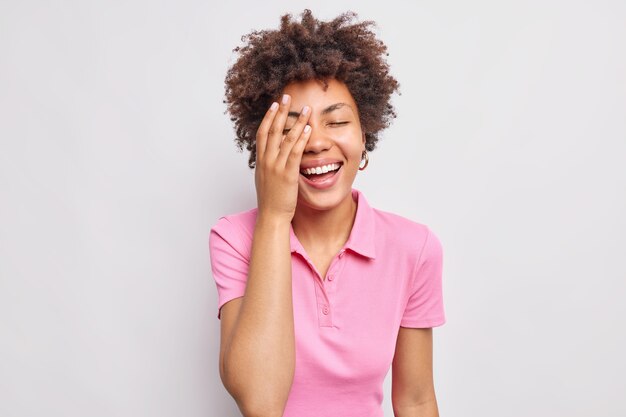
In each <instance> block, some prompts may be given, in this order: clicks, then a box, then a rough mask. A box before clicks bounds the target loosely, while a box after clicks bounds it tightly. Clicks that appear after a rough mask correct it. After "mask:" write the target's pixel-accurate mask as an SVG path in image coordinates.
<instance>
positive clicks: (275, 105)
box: [270, 102, 278, 111]
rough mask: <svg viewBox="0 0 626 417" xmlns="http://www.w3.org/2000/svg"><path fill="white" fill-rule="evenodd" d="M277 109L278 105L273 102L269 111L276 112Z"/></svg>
mask: <svg viewBox="0 0 626 417" xmlns="http://www.w3.org/2000/svg"><path fill="white" fill-rule="evenodd" d="M277 108H278V103H276V102H273V103H272V105H271V106H270V109H272V111H273V110H276V109H277Z"/></svg>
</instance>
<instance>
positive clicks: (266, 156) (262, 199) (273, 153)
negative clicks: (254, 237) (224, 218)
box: [255, 94, 311, 222]
mask: <svg viewBox="0 0 626 417" xmlns="http://www.w3.org/2000/svg"><path fill="white" fill-rule="evenodd" d="M290 102H291V97H289V96H288V95H286V94H285V95H284V96H283V99H282V101H281V104H280V105H278V103H273V104H272V106H271V107H270V108H269V110H268V111H267V113H265V117H264V118H263V121H261V124H260V125H259V129H258V130H257V133H256V169H255V185H256V192H257V203H258V210H259V211H258V214H259V215H262V216H267V217H274V218H279V219H284V220H286V221H288V222H291V219H293V215H294V213H295V211H296V203H297V201H298V181H299V179H300V161H301V160H302V153H303V152H304V147H305V145H306V143H307V141H308V140H309V137H310V135H311V127H310V126H309V125H307V122H308V120H309V117H310V115H311V109H310V107H308V106H304V108H303V109H302V111H301V112H300V116H299V117H298V120H297V121H296V123H295V124H294V125H293V127H291V129H289V132H288V133H286V134H284V129H285V123H286V121H287V114H288V113H289V105H290Z"/></svg>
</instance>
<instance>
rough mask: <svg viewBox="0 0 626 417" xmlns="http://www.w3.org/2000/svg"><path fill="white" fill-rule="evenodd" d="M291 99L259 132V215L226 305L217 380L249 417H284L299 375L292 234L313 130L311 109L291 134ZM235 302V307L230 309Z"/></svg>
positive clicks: (269, 116) (272, 113) (272, 112)
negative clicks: (236, 290)
mask: <svg viewBox="0 0 626 417" xmlns="http://www.w3.org/2000/svg"><path fill="white" fill-rule="evenodd" d="M289 103H290V98H289V97H288V96H286V97H285V98H284V99H283V101H282V103H281V105H280V108H279V109H277V108H276V106H272V108H270V110H268V112H267V114H266V115H265V117H264V119H263V121H262V122H261V125H260V126H259V130H258V132H257V162H256V172H255V183H256V188H257V200H258V212H257V219H256V225H255V228H254V233H253V238H252V249H251V254H250V265H249V271H248V278H247V282H246V290H245V294H244V296H243V297H241V298H240V299H241V301H240V302H235V303H233V301H234V300H233V301H231V302H229V303H226V304H225V305H224V306H223V307H222V325H223V326H224V328H223V330H222V336H221V337H222V341H221V349H220V350H221V354H220V357H221V364H220V375H221V376H222V381H223V383H224V386H225V387H226V389H227V390H228V392H229V393H230V394H231V395H232V396H233V398H234V399H235V401H236V402H237V405H238V406H239V409H240V410H241V412H242V413H243V414H244V416H245V417H274V416H276V417H282V415H283V411H284V408H285V404H286V402H287V398H288V396H289V391H290V389H291V384H292V382H293V376H294V372H295V336H294V324H293V301H292V288H291V249H290V242H289V230H290V225H291V219H292V218H293V215H294V212H295V208H296V203H297V197H298V180H299V176H300V162H301V159H302V153H303V151H304V147H305V144H306V142H307V140H308V138H309V136H310V128H308V129H305V126H307V124H306V123H307V121H308V119H309V114H308V112H307V111H306V110H303V111H302V112H301V115H300V117H299V119H298V121H297V122H296V124H295V125H294V126H293V127H292V128H291V129H290V131H289V134H287V135H286V136H283V129H284V126H285V121H286V119H287V113H288V111H289ZM231 303H233V304H232V308H231V307H228V308H226V309H224V307H227V305H228V304H231Z"/></svg>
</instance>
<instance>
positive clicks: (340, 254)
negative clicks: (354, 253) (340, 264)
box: [339, 250, 344, 258]
mask: <svg viewBox="0 0 626 417" xmlns="http://www.w3.org/2000/svg"><path fill="white" fill-rule="evenodd" d="M343 252H344V250H342V251H341V252H339V257H340V258H343Z"/></svg>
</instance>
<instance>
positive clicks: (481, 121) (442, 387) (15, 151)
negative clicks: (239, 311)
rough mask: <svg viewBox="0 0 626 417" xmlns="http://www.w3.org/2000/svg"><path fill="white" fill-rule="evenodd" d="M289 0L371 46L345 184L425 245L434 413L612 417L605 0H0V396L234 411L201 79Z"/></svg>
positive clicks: (613, 292) (221, 149) (219, 149)
mask: <svg viewBox="0 0 626 417" xmlns="http://www.w3.org/2000/svg"><path fill="white" fill-rule="evenodd" d="M304 7H310V8H312V9H313V11H314V13H316V14H317V15H319V16H320V17H321V18H324V19H327V18H332V17H334V16H335V15H337V14H338V13H339V12H342V11H345V10H347V9H353V10H355V11H357V12H358V13H359V15H360V17H361V18H362V19H373V20H376V21H377V22H378V25H379V34H380V36H381V38H382V39H383V40H384V41H385V42H386V43H387V44H388V46H389V52H390V54H391V55H390V57H389V62H390V64H391V66H392V70H393V74H394V75H395V76H396V77H397V78H398V80H399V81H400V83H401V90H402V95H401V96H399V97H397V98H396V99H395V104H396V106H397V110H398V113H399V117H398V119H397V120H396V122H395V124H394V125H393V127H392V128H390V129H389V130H388V131H387V132H386V134H385V135H384V137H383V139H382V140H381V142H380V146H379V148H378V149H377V150H376V151H375V152H373V153H372V155H371V160H370V165H369V167H368V169H367V170H366V171H364V172H363V173H361V174H359V177H358V178H357V182H356V183H355V187H357V188H359V189H361V190H362V191H364V193H365V194H366V196H367V198H368V200H369V201H370V203H371V204H372V205H373V206H374V207H377V208H380V209H384V210H389V211H394V212H396V213H398V214H401V215H404V216H406V217H409V218H412V219H414V220H416V221H420V222H422V223H426V224H428V225H429V226H431V227H432V228H433V230H435V231H436V232H437V233H438V236H439V237H440V239H441V240H442V242H443V245H444V250H445V266H444V296H445V303H446V313H447V318H448V323H447V324H446V325H445V326H443V327H441V328H438V329H436V330H435V383H436V389H437V395H438V399H439V406H440V411H441V415H442V416H481V417H502V416H515V417H517V416H520V417H521V416H535V417H543V416H546V417H547V416H568V417H583V416H585V417H587V416H603V417H618V416H621V417H623V416H624V415H626V402H625V401H624V400H623V394H624V392H626V360H625V359H624V352H625V351H626V331H625V330H624V329H625V328H626V326H625V325H626V308H625V303H624V301H623V300H624V296H625V295H626V264H625V263H624V254H625V252H626V220H625V217H626V216H625V214H624V213H626V166H625V165H626V164H625V163H626V25H625V24H624V22H626V3H624V2H623V1H617V0H616V1H608V0H598V1H593V2H587V1H545V0H543V1H524V2H522V1H519V2H503V1H484V0H479V1H471V2H467V1H419V2H408V1H407V2H400V1H397V2H389V1H387V2H356V1H350V2H341V4H340V3H339V2H326V1H317V2H313V3H307V2H303V1H299V0H293V1H291V2H289V3H284V2H279V1H275V0H274V1H272V0H268V1H264V2H254V3H253V2H242V1H228V2H218V4H211V3H210V2H208V1H198V0H195V1H192V0H182V1H176V2H174V1H170V2H165V1H147V0H126V1H107V2H104V1H101V2H97V1H63V2H46V1H17V0H13V1H11V0H2V1H0V141H1V142H0V145H1V147H0V415H1V416H7V417H26V416H28V417H30V416H47V417H56V416H59V417H60V416H63V417H74V416H75V417H84V416H90V417H100V416H106V417H110V416H124V417H125V416H129V417H130V416H132V417H137V416H150V417H161V416H168V417H169V416H172V417H173V416H185V417H192V416H237V415H238V412H237V408H236V405H235V403H234V401H233V400H232V399H231V398H230V397H229V396H228V393H227V392H226V391H225V390H224V388H223V387H222V385H221V382H220V379H219V373H218V368H217V363H218V347H219V345H218V343H219V342H218V336H219V321H218V319H217V317H216V314H217V311H216V305H217V295H216V289H215V284H214V282H213V280H212V277H211V275H210V264H209V258H208V246H207V245H208V243H207V242H208V232H209V229H210V227H211V226H212V225H213V224H214V223H215V221H216V220H217V218H218V217H219V216H221V215H224V214H228V213H232V212H235V211H240V210H245V209H248V208H251V207H253V206H254V204H255V203H256V197H255V192H254V183H253V175H252V171H251V170H249V169H248V168H247V165H246V162H247V154H245V153H237V152H236V148H235V145H234V142H233V137H234V135H233V131H232V127H231V125H230V122H229V120H228V117H227V116H226V115H225V114H224V113H223V111H224V106H223V104H222V98H223V79H224V74H225V71H226V68H227V67H228V65H230V64H231V63H232V62H233V55H232V54H231V50H232V49H233V48H234V47H235V46H237V45H238V44H239V40H240V37H241V35H243V34H245V33H248V32H249V31H250V30H251V29H264V28H275V27H277V25H278V21H279V16H280V15H281V14H282V13H283V12H287V11H289V12H293V13H299V12H300V11H301V10H302V9H303V8H304ZM390 377H391V372H389V374H388V375H387V380H386V381H385V386H384V387H385V396H386V398H385V403H384V407H385V412H386V415H387V416H392V415H393V413H392V411H391V402H390V392H391V391H390V389H391V385H390V382H391V378H390ZM329 417H332V416H329ZM337 417H341V416H337Z"/></svg>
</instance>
